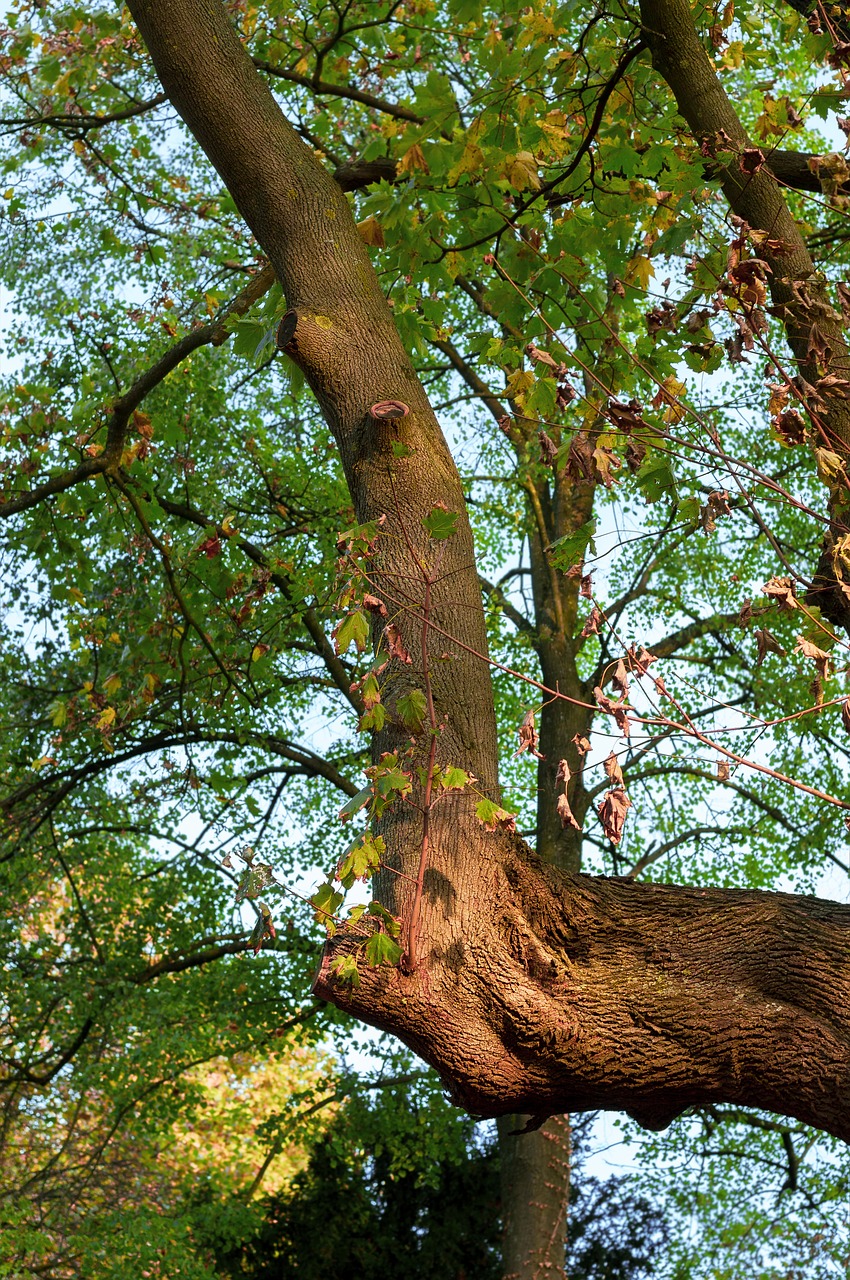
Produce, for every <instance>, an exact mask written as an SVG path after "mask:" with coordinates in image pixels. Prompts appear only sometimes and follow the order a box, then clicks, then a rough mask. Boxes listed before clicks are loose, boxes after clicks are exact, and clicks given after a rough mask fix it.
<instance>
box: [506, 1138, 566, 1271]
mask: <svg viewBox="0 0 850 1280" xmlns="http://www.w3.org/2000/svg"><path fill="white" fill-rule="evenodd" d="M527 1119H528V1117H527V1116H503V1117H502V1118H501V1119H500V1120H499V1122H498V1129H499V1160H500V1162H501V1176H502V1233H503V1248H502V1275H503V1280H540V1278H541V1277H550V1276H560V1277H563V1274H564V1253H565V1251H566V1244H567V1202H568V1200H569V1193H570V1121H569V1117H568V1116H552V1117H551V1119H549V1120H547V1121H546V1122H545V1124H543V1125H541V1126H540V1128H539V1129H534V1130H532V1131H530V1132H528V1133H522V1132H520V1131H521V1130H522V1129H523V1128H524V1127H525V1124H526V1122H527Z"/></svg>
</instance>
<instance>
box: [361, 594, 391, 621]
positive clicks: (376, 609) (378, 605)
mask: <svg viewBox="0 0 850 1280" xmlns="http://www.w3.org/2000/svg"><path fill="white" fill-rule="evenodd" d="M363 608H364V609H368V610H369V612H370V613H374V614H375V616H376V617H378V618H386V616H387V606H386V605H385V604H384V602H383V600H379V599H378V597H377V596H372V595H365V596H364V597H363Z"/></svg>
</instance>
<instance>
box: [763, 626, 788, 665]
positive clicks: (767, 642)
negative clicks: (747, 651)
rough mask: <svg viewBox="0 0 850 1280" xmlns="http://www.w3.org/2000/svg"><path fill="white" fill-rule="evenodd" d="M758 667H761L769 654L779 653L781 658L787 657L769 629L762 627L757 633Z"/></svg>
mask: <svg viewBox="0 0 850 1280" xmlns="http://www.w3.org/2000/svg"><path fill="white" fill-rule="evenodd" d="M756 649H757V655H756V666H757V667H760V666H761V664H762V663H763V662H764V660H765V658H766V657H767V655H768V654H769V653H778V654H779V656H780V658H784V657H785V650H784V649H783V648H782V645H781V644H780V643H779V641H778V640H777V639H776V636H775V635H773V633H772V632H770V631H768V629H767V627H760V628H759V629H758V630H757V631H756Z"/></svg>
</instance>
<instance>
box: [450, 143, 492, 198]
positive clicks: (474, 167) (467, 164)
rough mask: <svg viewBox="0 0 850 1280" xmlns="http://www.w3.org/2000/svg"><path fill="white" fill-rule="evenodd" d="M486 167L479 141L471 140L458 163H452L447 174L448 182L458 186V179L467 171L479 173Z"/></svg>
mask: <svg viewBox="0 0 850 1280" xmlns="http://www.w3.org/2000/svg"><path fill="white" fill-rule="evenodd" d="M483 168H484V152H483V151H482V150H481V148H480V147H479V145H478V143H477V142H472V141H469V142H467V144H466V146H465V147H464V149H463V154H462V155H461V157H460V159H459V160H458V162H457V164H454V165H452V167H451V169H449V172H448V174H447V176H446V182H447V183H448V185H449V186H450V187H456V186H457V183H458V179H459V178H460V177H462V175H463V174H465V173H478V172H480V170H481V169H483Z"/></svg>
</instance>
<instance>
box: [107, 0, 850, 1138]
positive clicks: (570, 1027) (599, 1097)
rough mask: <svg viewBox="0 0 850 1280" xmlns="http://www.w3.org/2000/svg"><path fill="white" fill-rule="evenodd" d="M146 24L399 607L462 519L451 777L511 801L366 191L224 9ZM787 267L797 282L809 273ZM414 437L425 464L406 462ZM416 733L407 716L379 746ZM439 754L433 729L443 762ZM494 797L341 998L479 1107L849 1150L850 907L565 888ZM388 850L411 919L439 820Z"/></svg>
mask: <svg viewBox="0 0 850 1280" xmlns="http://www.w3.org/2000/svg"><path fill="white" fill-rule="evenodd" d="M130 10H131V12H132V14H133V16H134V18H135V20H136V22H137V23H138V25H139V27H140V30H141V32H142V35H143V37H144V39H145V41H146V43H147V45H148V48H149V49H150V52H151V55H152V57H153V59H154V62H155V65H156V67H157V70H158V72H159V75H160V78H161V80H162V83H163V87H164V88H165V90H166V92H167V93H168V95H169V97H170V98H171V100H172V102H173V103H174V105H175V106H176V108H177V109H178V111H179V112H180V113H181V115H182V116H183V118H184V119H185V121H186V123H187V125H188V126H189V128H190V129H191V130H192V132H193V133H194V134H195V136H196V138H197V139H198V141H199V142H200V144H201V145H202V147H203V148H204V150H205V151H206V153H207V155H208V156H209V158H210V159H211V161H212V163H213V164H214V165H215V166H216V168H217V169H218V171H219V173H220V174H221V175H222V178H223V180H224V181H225V183H226V184H227V186H228V188H229V190H230V192H231V194H232V196H233V198H234V200H235V201H236V203H237V205H238V207H239V208H240V210H241V212H242V214H243V216H244V217H245V219H246V221H247V223H248V224H249V226H250V227H251V229H252V230H253V232H254V234H255V236H256V237H257V239H258V241H259V242H260V244H261V245H262V246H263V248H264V250H265V251H266V253H267V254H268V256H269V258H270V260H271V261H272V264H273V265H274V267H275V271H276V273H277V275H278V278H279V279H280V281H281V284H282V286H283V289H284V292H285V295H286V298H287V301H288V303H289V306H290V307H291V308H292V309H293V311H294V312H295V320H296V323H295V324H294V326H293V328H294V333H293V335H292V338H291V341H290V344H289V348H288V349H289V350H290V352H291V354H292V357H293V359H296V360H297V361H298V363H299V364H300V365H301V367H302V368H303V369H304V371H305V373H306V375H307V377H308V379H309V381H310V384H311V386H312V387H313V389H314V391H315V393H316V396H317V398H318V400H319V403H320V404H321V406H322V409H323V411H324V413H325V415H326V417H327V420H328V422H329V424H330V426H331V429H332V430H333V432H334V434H335V436H336V439H337V441H338V445H339V450H340V455H341V458H342V462H343V466H344V468H345V474H346V477H347V479H348V483H349V485H350V488H351V492H352V497H353V499H354V503H355V508H356V511H357V515H358V519H360V520H370V519H379V518H380V517H382V516H385V517H386V529H387V533H386V535H385V536H382V537H381V538H380V539H379V545H378V548H377V550H376V554H375V562H374V570H373V582H374V586H375V589H376V590H377V592H378V594H380V593H381V592H382V591H383V592H385V593H386V595H387V597H388V598H393V597H394V596H395V598H400V596H399V592H400V584H403V583H408V584H409V583H410V582H411V580H415V578H416V572H417V561H419V560H421V559H422V558H423V557H428V556H429V555H431V554H432V551H431V548H430V544H429V541H428V538H427V536H426V535H425V532H424V530H423V529H422V526H421V518H422V517H423V516H425V515H426V514H427V513H428V512H429V511H430V510H431V508H432V507H433V506H434V504H435V503H437V502H440V501H442V502H444V503H445V504H446V505H447V506H448V507H449V508H450V509H451V510H454V511H456V512H457V513H458V516H459V520H458V534H457V536H456V537H455V538H452V539H449V540H448V542H447V543H446V552H445V560H444V562H443V564H442V566H441V574H442V577H441V579H440V581H439V582H438V583H437V584H436V585H435V588H434V591H435V600H434V612H433V615H432V616H433V626H434V628H435V633H436V634H440V633H441V632H443V633H446V634H447V635H448V636H454V637H455V640H454V641H453V640H451V639H448V640H446V639H445V638H444V636H443V635H442V634H440V641H439V643H440V645H441V646H442V645H445V648H446V651H447V652H449V653H450V654H451V655H452V657H451V660H449V661H444V662H439V663H437V664H436V666H435V672H434V695H435V699H436V702H437V704H438V706H439V709H440V715H441V716H446V717H447V725H446V729H445V731H444V732H443V733H442V734H441V736H440V739H439V750H440V760H439V763H441V764H444V765H447V764H452V765H457V766H460V767H462V768H464V769H466V770H468V771H469V772H470V773H472V774H474V775H475V776H476V778H477V779H478V780H479V781H478V783H477V784H476V785H477V786H478V787H479V789H480V790H482V791H484V792H485V794H489V795H493V796H495V795H497V772H496V763H497V760H496V738H495V718H494V711H493V698H492V689H491V685H490V677H489V672H488V668H487V664H486V661H485V660H484V657H483V655H485V654H486V639H485V629H484V616H483V609H482V605H481V598H480V592H479V586H478V579H477V574H476V567H475V561H474V553H473V546H472V539H471V536H470V532H469V526H468V521H467V520H466V517H465V508H464V504H463V496H462V491H461V486H460V483H459V479H458V475H457V472H456V469H455V467H454V463H453V461H452V459H451V456H450V454H449V451H448V448H447V446H446V443H445V440H444V439H443V437H442V434H441V432H440V429H439V426H438V424H437V422H436V419H435V418H434V415H433V412H432V411H431V408H430V406H429V404H428V401H427V398H426V396H425V394H424V391H423V389H422V387H421V385H420V384H419V382H418V380H417V378H416V376H415V373H414V371H413V369H412V367H411V365H410V362H409V360H408V359H407V356H406V354H405V352H404V350H403V347H402V344H401V342H400V340H399V338H398V335H397V333H396V330H395V327H394V325H393V322H392V315H391V312H390V310H389V308H388V307H387V304H386V302H385V300H384V298H383V295H382V292H381V289H380V286H379V283H378V281H377V279H376V277H375V274H374V272H373V270H372V267H371V264H370V262H369V259H368V255H367V251H366V249H365V247H364V245H363V244H362V243H361V241H360V239H359V236H358V234H357V231H356V228H355V227H354V224H353V220H352V218H351V214H350V211H349V209H348V206H347V203H346V200H345V197H344V195H343V194H342V192H341V191H340V189H339V187H338V186H337V185H336V183H335V182H334V181H333V179H332V177H331V176H330V175H329V174H327V173H325V171H324V170H323V169H322V167H321V165H320V164H319V163H318V161H317V160H316V159H315V157H314V156H313V155H312V153H311V152H310V151H309V149H308V148H307V147H305V146H304V144H303V143H302V142H301V141H300V139H299V138H298V137H297V135H296V134H295V132H294V130H292V128H291V127H290V126H289V124H288V123H287V121H286V120H285V119H284V118H283V116H282V114H281V113H280V111H279V109H278V108H277V106H276V104H275V102H274V100H273V98H272V97H271V94H270V93H269V91H268V89H267V88H266V87H265V85H264V84H263V82H262V80H261V79H260V77H259V76H258V74H257V72H256V71H255V69H254V67H253V66H252V64H251V62H250V60H249V58H248V57H247V55H246V53H245V52H244V50H243V49H242V47H241V45H240V43H239V41H238V39H237V38H236V35H235V33H234V31H233V29H232V28H231V26H230V24H229V22H228V20H227V18H226V14H225V10H224V8H223V6H222V5H221V3H220V2H219V0H131V3H130ZM646 21H648V19H646ZM781 234H783V236H784V232H782V233H781ZM794 252H795V253H796V252H797V250H795V251H794ZM780 259H782V255H778V256H777V259H776V262H777V270H789V274H792V273H791V272H790V269H788V268H787V267H783V265H782V261H784V259H782V261H780ZM794 261H795V262H796V261H797V259H794ZM794 278H796V277H794ZM788 287H789V288H790V285H789V286H788ZM383 399H393V400H401V401H403V402H404V403H405V404H406V405H408V406H409V409H410V412H409V414H408V416H407V417H405V418H403V419H402V420H401V421H400V422H399V423H395V424H382V423H380V422H376V421H375V420H374V419H373V417H372V416H371V415H370V413H369V406H370V405H371V404H373V403H374V402H375V401H378V400H383ZM394 440H401V441H402V442H404V443H405V444H407V445H408V446H409V448H410V450H411V452H410V453H409V455H408V456H407V457H405V458H397V457H396V456H395V454H394V452H393V449H392V444H393V441H394ZM420 606H421V600H417V599H414V600H413V601H412V603H411V602H408V604H406V605H405V606H404V608H403V609H402V613H401V615H400V616H401V618H402V628H403V631H404V634H405V639H406V641H407V647H408V649H410V650H411V653H414V652H418V650H419V645H418V641H419V639H420V638H421V633H422V615H421V607H420ZM474 654H477V655H482V656H474ZM417 667H418V669H417ZM395 668H398V669H395ZM422 677H423V671H422V664H421V662H419V663H417V662H414V663H412V664H411V665H410V666H407V665H405V664H403V663H395V664H394V671H393V680H394V687H395V690H396V691H400V690H402V689H404V688H410V687H411V685H413V686H415V685H417V682H419V683H420V685H421V680H422ZM392 696H393V691H392V690H391V699H392ZM409 737H410V734H409V731H407V730H404V729H403V726H402V725H401V724H400V723H399V722H398V721H397V720H393V721H391V723H390V725H389V727H388V729H387V730H385V731H384V733H383V734H382V735H380V737H379V741H378V742H377V745H376V751H377V752H378V753H380V752H382V751H386V750H390V749H394V748H401V747H403V746H404V745H406V743H407V742H408V740H409ZM426 745H427V735H424V734H423V735H419V739H418V740H417V746H416V751H417V753H418V755H417V758H418V759H420V760H421V759H422V758H423V757H424V753H425V746H426ZM412 763H413V764H414V766H415V764H416V759H414V760H413V762H412ZM474 806H475V797H474V796H473V795H471V794H470V793H469V792H468V791H461V792H458V793H455V794H453V795H451V796H450V797H449V798H448V799H447V800H446V802H445V803H444V804H441V805H440V806H439V807H438V808H437V809H436V810H435V811H434V821H433V830H432V832H431V846H430V853H429V858H428V864H427V868H426V875H425V882H424V890H425V892H424V900H423V903H422V919H421V940H422V944H421V956H422V960H421V963H419V964H418V965H416V966H413V967H412V971H411V972H407V973H405V972H402V971H401V970H400V969H397V968H393V969H388V968H387V967H385V966H380V967H377V968H369V967H367V966H365V965H363V966H361V970H360V985H359V986H351V985H348V984H346V983H343V982H342V981H341V980H340V979H339V977H338V976H337V975H336V974H335V972H334V971H333V969H332V961H333V960H334V957H335V956H337V955H340V954H345V953H346V952H347V951H350V950H352V949H354V948H356V947H357V946H358V945H360V943H361V941H362V940H361V939H360V938H359V937H356V936H352V935H351V934H349V933H348V932H347V931H343V932H342V933H340V934H338V935H337V936H336V937H335V938H334V939H332V941H331V943H330V944H329V946H328V947H327V949H326V951H325V954H324V957H323V962H322V966H321V969H320V972H319V974H318V976H317V979H316V990H317V992H318V993H319V994H320V995H321V996H322V997H324V998H326V999H329V1000H333V1001H334V1002H335V1003H337V1004H338V1005H339V1006H340V1007H342V1008H345V1009H347V1010H348V1011H350V1012H351V1013H352V1014H354V1015H356V1016H358V1017H361V1018H363V1019H364V1020H365V1021H367V1022H370V1023H372V1024H373V1025H375V1026H378V1027H382V1028H384V1029H386V1030H388V1031H391V1032H393V1033H394V1034H396V1035H397V1036H399V1037H400V1038H401V1039H402V1040H404V1041H405V1042H406V1043H407V1044H409V1045H410V1046H411V1047H412V1048H413V1049H415V1050H416V1051H417V1052H418V1053H420V1054H421V1056H422V1057H423V1058H425V1059H426V1061H428V1062H430V1063H432V1064H433V1065H434V1066H435V1067H436V1069H437V1070H438V1071H439V1072H440V1074H441V1076H442V1077H443V1079H444V1080H445V1081H446V1083H447V1085H448V1086H449V1088H450V1089H451V1091H452V1094H453V1096H454V1097H455V1099H456V1100H457V1102H458V1103H460V1104H461V1105H462V1106H465V1107H466V1108H468V1109H469V1110H470V1111H472V1112H475V1113H477V1114H479V1115H487V1116H499V1115H506V1114H509V1113H512V1112H525V1113H529V1114H533V1115H535V1116H537V1117H540V1118H541V1119H543V1118H546V1117H549V1116H552V1115H556V1114H559V1113H562V1112H565V1111H570V1110H585V1109H591V1108H598V1107H611V1108H615V1109H622V1110H626V1111H628V1112H630V1113H631V1114H632V1115H634V1116H635V1117H636V1118H637V1119H638V1120H639V1121H640V1122H641V1123H644V1124H647V1125H649V1126H651V1127H663V1126H665V1125H666V1124H668V1123H669V1122H670V1121H671V1120H672V1119H673V1117H674V1116H676V1115H677V1114H679V1113H680V1112H681V1111H682V1110H684V1109H685V1108H687V1107H689V1106H692V1105H695V1104H699V1103H704V1102H717V1101H721V1100H724V1101H729V1102H736V1103H740V1104H742V1105H747V1106H757V1107H766V1108H768V1109H770V1110H775V1111H779V1112H782V1113H784V1114H787V1115H792V1116H795V1117H796V1118H798V1119H800V1120H803V1121H806V1122H808V1123H811V1124H814V1125H816V1126H819V1127H821V1128H824V1129H827V1130H829V1131H830V1132H832V1133H834V1134H836V1135H838V1136H840V1137H843V1138H845V1139H850V1107H848V1099H850V1012H848V1011H850V908H847V907H842V906H839V905H837V904H834V903H828V902H822V901H818V900H815V899H809V898H804V897H793V896H790V895H783V894H771V893H758V892H747V891H740V890H724V889H694V888H683V887H676V886H667V885H651V884H635V883H632V882H630V881H621V880H616V879H608V878H604V877H602V878H589V877H584V876H575V875H569V874H565V873H563V872H561V871H558V870H557V869H555V868H553V867H549V866H546V865H545V864H544V863H542V862H541V861H540V860H539V859H538V858H537V857H536V856H535V855H534V854H532V853H531V851H530V850H529V849H528V848H527V846H525V845H524V844H523V842H522V841H521V840H520V839H519V838H518V837H516V836H514V835H512V834H511V833H510V832H508V831H506V830H503V829H500V830H496V831H493V832H488V831H485V830H483V829H482V827H481V825H480V823H479V822H478V821H477V819H476V817H475V813H474ZM384 835H385V838H386V843H387V859H388V861H389V862H390V863H391V865H392V868H393V869H394V871H395V872H401V873H402V874H401V875H398V874H394V875H391V874H387V875H385V876H383V877H382V878H381V880H380V884H379V888H380V892H381V893H382V894H383V895H384V900H385V902H386V904H387V906H388V907H389V908H390V910H392V911H394V912H395V913H397V914H400V915H402V916H404V915H405V913H407V912H409V910H410V907H411V902H412V896H413V889H412V885H413V883H414V881H415V877H416V872H417V867H418V865H419V858H420V853H421V849H422V824H421V816H420V815H419V814H418V812H417V811H416V809H414V808H413V807H412V806H410V805H404V804H398V805H396V806H395V807H394V808H393V809H392V810H390V813H389V816H388V819H387V820H386V821H385V824H384Z"/></svg>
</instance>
